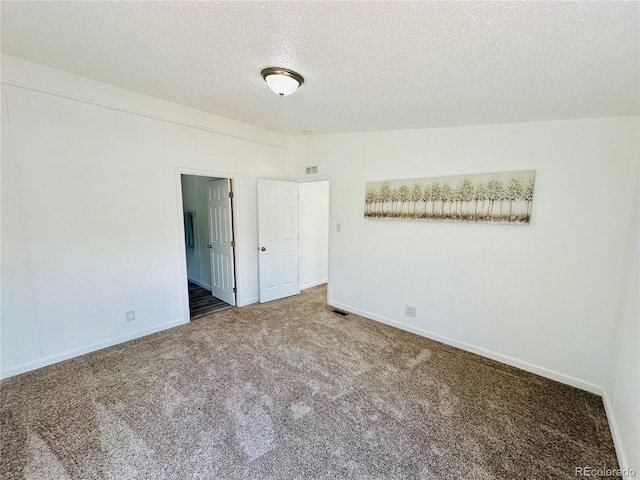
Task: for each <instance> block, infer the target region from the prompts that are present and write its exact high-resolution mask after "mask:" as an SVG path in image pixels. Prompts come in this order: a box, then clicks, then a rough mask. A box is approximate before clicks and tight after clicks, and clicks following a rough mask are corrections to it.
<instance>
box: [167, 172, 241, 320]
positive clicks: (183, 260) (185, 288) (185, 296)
mask: <svg viewBox="0 0 640 480" xmlns="http://www.w3.org/2000/svg"><path fill="white" fill-rule="evenodd" d="M182 175H195V176H197V177H212V178H229V179H230V180H231V183H232V186H233V201H232V202H231V209H232V212H233V213H232V227H233V238H234V240H235V242H236V246H235V252H234V253H235V262H234V264H235V267H234V268H235V271H234V276H235V280H236V288H237V291H236V305H237V306H243V305H244V302H241V301H239V299H240V298H244V297H243V293H244V285H243V284H242V275H238V272H239V271H240V270H241V266H242V261H243V259H242V253H243V252H244V245H243V242H242V241H241V239H240V238H239V236H238V235H237V233H238V231H239V230H238V215H237V213H238V210H239V207H238V205H239V203H240V198H239V197H240V195H238V183H239V182H238V175H237V174H235V173H229V172H220V171H217V170H202V169H197V168H185V167H176V169H175V182H176V205H177V213H178V225H179V226H180V228H178V240H179V245H180V249H179V250H180V274H181V277H182V303H183V310H184V318H185V323H186V322H187V321H189V322H190V321H191V312H190V310H189V278H188V276H187V252H186V250H185V248H184V244H185V238H184V213H183V212H184V207H183V203H182V181H181V176H182Z"/></svg>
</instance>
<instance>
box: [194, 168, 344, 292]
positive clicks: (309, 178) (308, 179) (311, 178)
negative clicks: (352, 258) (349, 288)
mask: <svg viewBox="0 0 640 480" xmlns="http://www.w3.org/2000/svg"><path fill="white" fill-rule="evenodd" d="M325 180H327V181H328V182H329V226H328V228H329V251H328V252H327V255H328V259H327V260H328V261H327V302H329V300H330V299H331V238H332V237H333V235H331V233H332V226H333V209H332V208H331V202H332V198H333V192H332V191H331V190H332V188H333V182H332V181H331V175H313V176H305V177H298V178H296V179H295V180H294V182H298V183H311V182H323V181H325ZM298 215H300V210H299V209H298ZM298 221H299V219H298ZM182 243H184V242H182ZM185 258H186V257H185ZM300 263H302V262H299V264H300ZM299 264H298V278H300V265H299Z"/></svg>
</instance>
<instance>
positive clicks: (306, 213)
mask: <svg viewBox="0 0 640 480" xmlns="http://www.w3.org/2000/svg"><path fill="white" fill-rule="evenodd" d="M298 194H299V196H300V202H299V208H300V289H301V290H304V289H305V288H310V287H313V286H316V285H320V284H322V283H326V282H327V276H328V268H329V181H328V180H323V181H319V182H303V183H300V185H299V189H298Z"/></svg>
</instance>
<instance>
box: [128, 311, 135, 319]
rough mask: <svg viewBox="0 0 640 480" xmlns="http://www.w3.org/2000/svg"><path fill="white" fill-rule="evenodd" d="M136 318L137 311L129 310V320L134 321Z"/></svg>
mask: <svg viewBox="0 0 640 480" xmlns="http://www.w3.org/2000/svg"><path fill="white" fill-rule="evenodd" d="M135 319H136V311H135V310H129V311H128V312H127V322H133V321H134V320H135Z"/></svg>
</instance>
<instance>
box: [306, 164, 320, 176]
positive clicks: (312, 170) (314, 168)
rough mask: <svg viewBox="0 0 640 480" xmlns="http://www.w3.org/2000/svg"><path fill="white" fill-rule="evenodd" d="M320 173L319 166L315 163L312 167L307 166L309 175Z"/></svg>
mask: <svg viewBox="0 0 640 480" xmlns="http://www.w3.org/2000/svg"><path fill="white" fill-rule="evenodd" d="M316 173H318V166H317V165H313V166H312V167H307V175H315V174H316Z"/></svg>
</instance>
